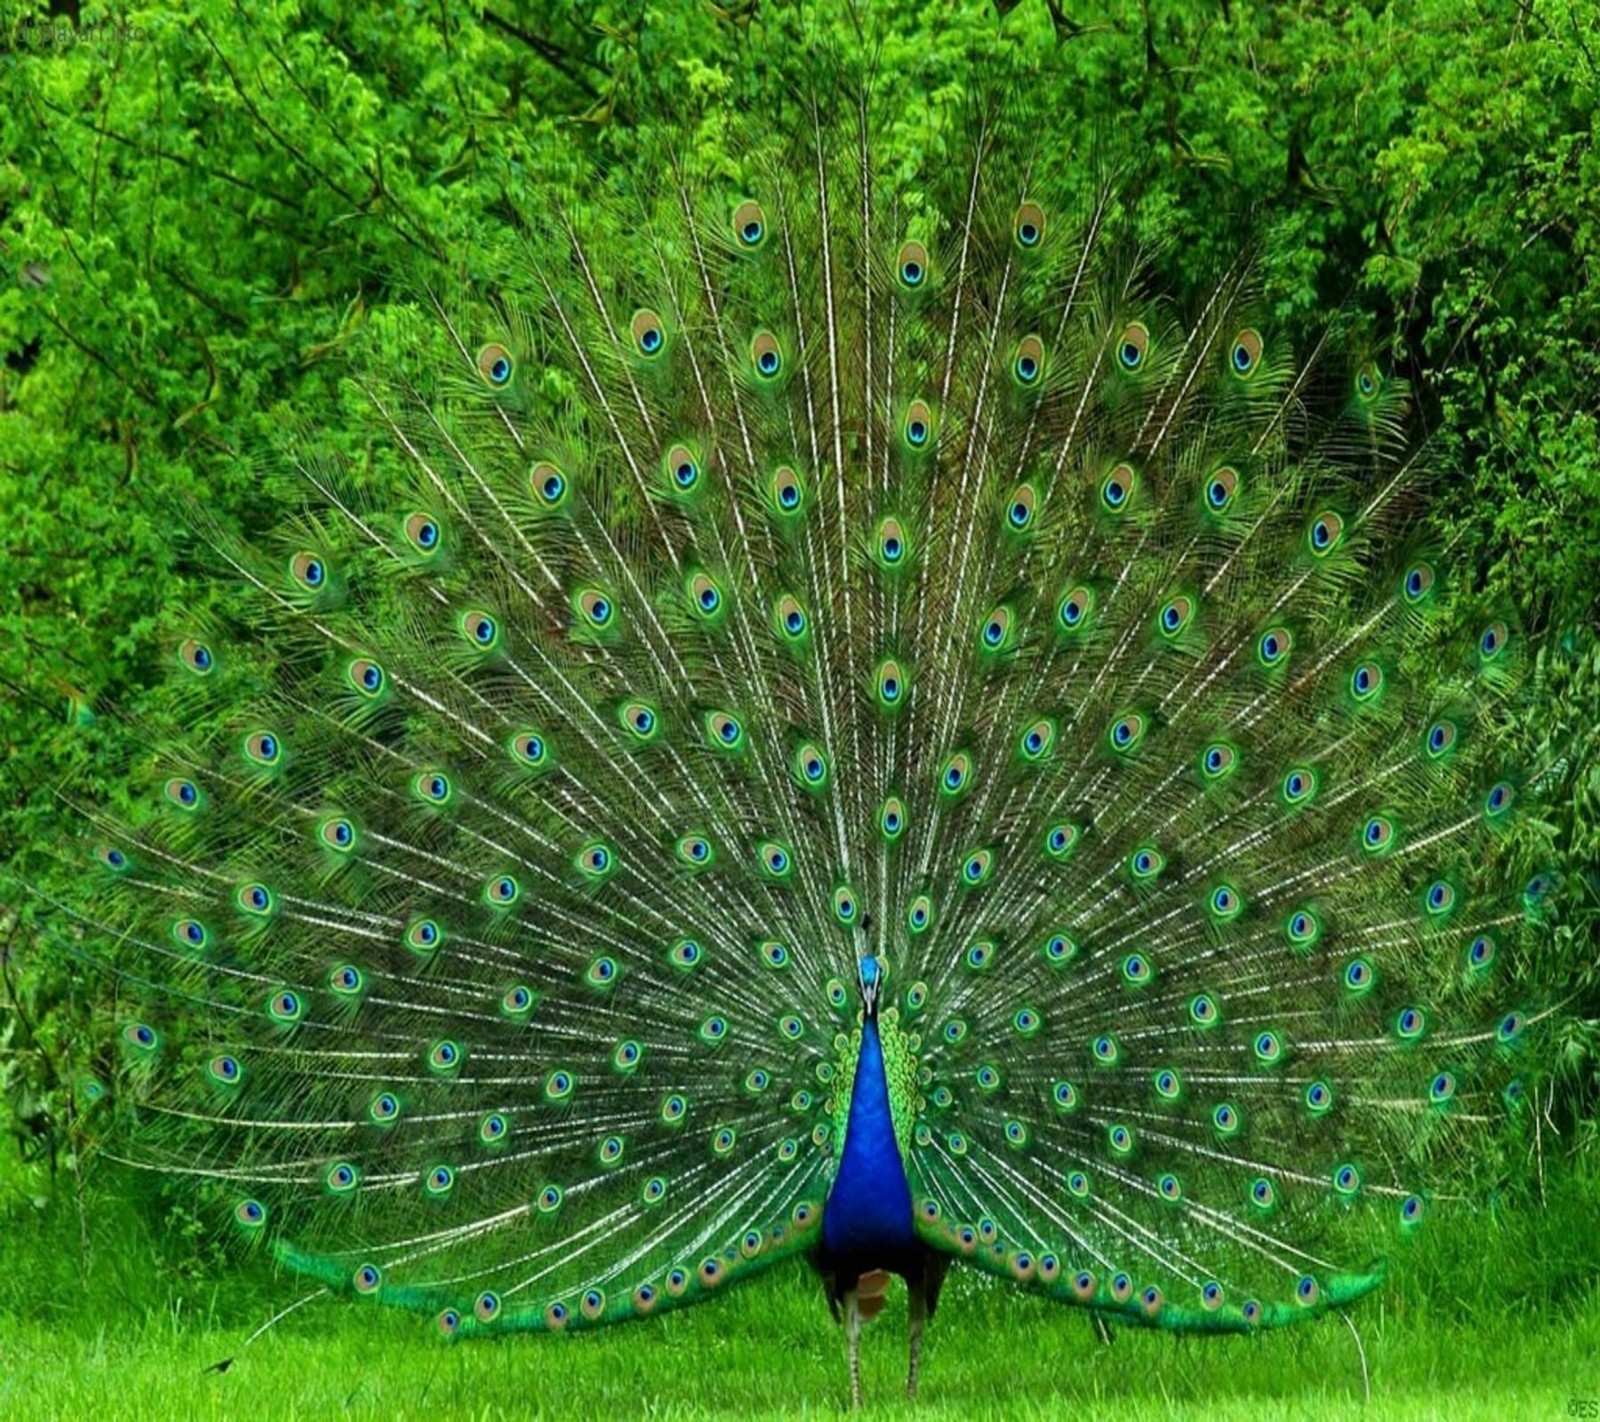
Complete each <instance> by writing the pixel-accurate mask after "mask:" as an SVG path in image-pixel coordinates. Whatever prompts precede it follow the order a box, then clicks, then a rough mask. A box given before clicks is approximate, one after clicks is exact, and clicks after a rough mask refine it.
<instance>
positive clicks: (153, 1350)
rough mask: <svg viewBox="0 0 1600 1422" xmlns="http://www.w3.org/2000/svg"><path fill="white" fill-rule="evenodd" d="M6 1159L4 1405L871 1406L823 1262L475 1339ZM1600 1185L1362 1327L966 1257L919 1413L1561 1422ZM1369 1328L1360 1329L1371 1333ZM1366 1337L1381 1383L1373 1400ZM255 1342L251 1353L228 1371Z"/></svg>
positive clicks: (475, 1410)
mask: <svg viewBox="0 0 1600 1422" xmlns="http://www.w3.org/2000/svg"><path fill="white" fill-rule="evenodd" d="M6 1169H8V1170H9V1171H10V1175H9V1177H7V1176H6V1175H5V1174H4V1173H0V1231H3V1232H0V1417H4V1418H6V1419H8V1422H22V1419H32V1418H80V1417H118V1418H121V1417H141V1418H142V1417H149V1418H179V1417H181V1418H213V1417H215V1418H230V1419H231V1418H248V1417H307V1418H309V1417H327V1416H330V1415H337V1416H345V1415H348V1416H351V1417H356V1418H366V1417H372V1418H390V1417H407V1418H410V1417H417V1418H424V1417H426V1418H433V1417H441V1416H443V1417H449V1418H452V1419H455V1418H474V1419H476V1418H496V1417H524V1416H551V1417H556V1416H560V1417H586V1416H598V1417H608V1416H620V1417H632V1416H651V1417H701V1416H729V1415H738V1416H743V1417H751V1416H791V1415H796V1416H808V1415H817V1414H832V1413H835V1412H839V1411H841V1410H843V1409H844V1408H845V1406H846V1404H847V1403H848V1396H849V1394H848V1386H847V1381H846V1373H845V1363H844V1349H843V1343H842V1339H841V1336H840V1333H839V1330H838V1329H837V1328H836V1327H835V1325H834V1324H833V1323H832V1321H831V1320H830V1319H829V1317H828V1313H827V1309H826V1306H825V1304H824V1303H823V1299H822V1294H821V1290H820V1288H819V1286H818V1285H817V1283H816V1281H815V1280H814V1279H813V1278H812V1277H811V1275H810V1274H809V1273H808V1272H807V1271H806V1269H805V1268H804V1267H803V1266H799V1265H788V1266H780V1267H779V1268H777V1269H775V1270H774V1271H773V1272H772V1273H770V1274H768V1275H766V1276H764V1277H762V1278H759V1279H757V1280H755V1281H753V1282H751V1283H750V1284H748V1285H745V1286H744V1287H742V1288H740V1289H737V1290H734V1291H732V1292H731V1293H730V1294H728V1295H727V1296H725V1297H723V1298H721V1299H718V1300H716V1301H714V1302H713V1303H711V1304H709V1305H707V1306H706V1307H703V1308H698V1309H691V1310H688V1311H687V1312H685V1313H682V1314H678V1315H669V1316H665V1317H658V1318H655V1319H651V1320H648V1321H645V1322H642V1323H637V1324H630V1325H627V1326H625V1327H621V1328H615V1329H611V1330H607V1331H602V1332H599V1333H591V1334H578V1335H573V1336H570V1337H549V1336H517V1337H512V1338H508V1339H505V1340H502V1341H495V1342H472V1343H463V1344H460V1345H454V1346H452V1345H449V1344H445V1343H443V1342H441V1341H439V1340H438V1339H437V1338H436V1337H435V1335H434V1333H433V1330H432V1328H431V1326H430V1324H429V1323H428V1321H427V1320H425V1319H419V1318H416V1317H413V1316H411V1315H407V1314H397V1313H384V1312H382V1311H376V1310H370V1309H366V1308H361V1307H358V1306H354V1305H350V1304H346V1303H342V1302H334V1301H328V1300H319V1301H317V1302H314V1303H312V1304H310V1305H308V1306H306V1307H304V1308H301V1309H299V1310H298V1311H296V1312H294V1313H292V1314H291V1315H289V1316H288V1317H287V1318H285V1319H284V1320H283V1321H282V1322H280V1323H279V1324H277V1325H276V1326H275V1327H273V1328H272V1329H271V1330H270V1331H268V1332H266V1333H265V1334H263V1335H262V1336H261V1337H260V1338H259V1339H257V1340H256V1341H255V1342H253V1343H251V1344H250V1345H249V1346H248V1347H244V1346H243V1345H244V1343H245V1340H246V1339H247V1338H248V1337H249V1335H250V1334H251V1333H252V1332H253V1331H254V1329H255V1327H256V1326H257V1325H258V1324H259V1323H261V1322H264V1321H265V1320H266V1319H268V1318H270V1317H271V1316H272V1315H273V1314H274V1313H275V1312H276V1311H277V1310H278V1309H280V1308H282V1307H284V1306H285V1305H286V1304H289V1303H292V1302H293V1301H294V1300H295V1299H296V1298H298V1297H300V1296H301V1295H302V1294H303V1293H304V1292H305V1290H304V1288H303V1286H302V1285H301V1283H300V1281H298V1280H296V1279H293V1278H290V1277H273V1276H272V1275H271V1274H270V1273H268V1272H267V1271H265V1270H260V1269H255V1270H249V1269H247V1270H245V1271H243V1272H242V1273H241V1272H240V1271H237V1270H231V1269H222V1270H218V1269H216V1268H214V1267H200V1266H196V1265H191V1264H189V1263H188V1262H187V1257H186V1250H188V1248H189V1245H188V1243H187V1241H188V1240H189V1239H190V1238H191V1237H192V1235H193V1232H194V1231H193V1226H187V1227H185V1228H177V1227H174V1226H166V1227H164V1228H163V1229H162V1230H152V1229H151V1228H150V1227H149V1225H148V1224H147V1223H146V1221H147V1218H148V1217H147V1215H146V1214H145V1213H141V1212H139V1211H136V1210H134V1209H132V1208H131V1207H129V1206H127V1205H125V1204H123V1203H122V1202H121V1201H120V1200H118V1199H117V1198H116V1197H115V1196H112V1195H110V1194H109V1193H108V1192H104V1191H102V1192H101V1193H99V1194H97V1195H96V1196H95V1202H94V1204H93V1205H91V1217H90V1221H89V1257H90V1259H91V1269H90V1273H89V1277H88V1279H87V1280H84V1279H83V1278H82V1271H81V1268H80V1266H79V1262H78V1261H79V1259H80V1258H81V1257H82V1253H81V1251H82V1243H81V1239H80V1234H79V1227H78V1217H77V1212H76V1210H75V1208H73V1207H72V1204H71V1200H70V1196H69V1195H68V1193H67V1192H65V1191H63V1192H62V1196H61V1198H57V1199H56V1200H54V1201H53V1202H50V1203H48V1204H43V1205H41V1204H39V1203H35V1201H34V1198H33V1196H32V1195H31V1194H30V1193H29V1190H30V1189H32V1188H34V1187H36V1186H37V1181H36V1180H25V1179H24V1178H23V1176H22V1174H21V1173H20V1172H18V1171H17V1170H16V1169H15V1167H11V1166H8V1167H6ZM1597 1201H1600V1189H1597V1187H1596V1184H1595V1182H1593V1181H1591V1180H1589V1179H1588V1178H1587V1177H1585V1176H1581V1175H1579V1174H1577V1173H1573V1174H1571V1175H1570V1176H1569V1177H1567V1178H1565V1179H1564V1180H1557V1181H1556V1182H1554V1184H1553V1186H1552V1189H1551V1193H1550V1196H1549V1203H1548V1206H1547V1207H1545V1208H1541V1207H1539V1206H1538V1205H1537V1204H1536V1203H1535V1202H1531V1201H1530V1202H1526V1203H1524V1204H1522V1205H1520V1206H1517V1207H1503V1208H1501V1209H1499V1210H1497V1211H1494V1212H1492V1213H1478V1214H1458V1215H1456V1216H1454V1217H1449V1218H1447V1219H1446V1221H1445V1222H1444V1228H1443V1229H1441V1230H1439V1231H1438V1232H1437V1233H1436V1234H1435V1235H1434V1236H1433V1237H1432V1238H1431V1239H1430V1240H1428V1241H1426V1242H1424V1243H1422V1244H1420V1245H1419V1246H1418V1247H1417V1248H1416V1249H1415V1250H1414V1251H1411V1252H1409V1253H1408V1254H1407V1255H1405V1256H1403V1257H1400V1258H1397V1259H1396V1260H1395V1261H1394V1265H1393V1269H1392V1277H1391V1281H1390V1282H1389V1283H1387V1284H1386V1285H1385V1287H1384V1289H1383V1290H1382V1292H1381V1293H1380V1294H1379V1295H1377V1296H1376V1297H1374V1298H1372V1299H1370V1300H1368V1301H1366V1302H1364V1303H1363V1304H1361V1305H1359V1306H1358V1307H1357V1308H1356V1309H1355V1310H1353V1311H1352V1313H1351V1314H1350V1321H1349V1324H1347V1323H1346V1322H1345V1321H1344V1319H1342V1318H1341V1317H1339V1316H1331V1317H1328V1318H1325V1319H1322V1320H1320V1321H1317V1322H1314V1323H1309V1324H1306V1325H1304V1326H1302V1327H1299V1328H1294V1329H1289V1330H1286V1331H1281V1332H1277V1333H1270V1334H1264V1335H1262V1336H1259V1337H1248V1338H1240V1337H1232V1338H1221V1339H1212V1338H1207V1339H1194V1340H1189V1339H1184V1338H1178V1337H1172V1336H1168V1335H1165V1334H1157V1333H1148V1332H1144V1331H1135V1330H1127V1329H1119V1330H1118V1331H1117V1333H1116V1336H1115V1337H1114V1339H1113V1340H1112V1341H1111V1342H1110V1343H1109V1344H1106V1343H1103V1342H1102V1341H1100V1340H1099V1339H1098V1338H1097V1337H1096V1335H1095V1333H1094V1330H1093V1329H1092V1328H1091V1326H1090V1324H1089V1322H1088V1320H1087V1319H1086V1318H1085V1316H1083V1315H1082V1314H1080V1313H1078V1312H1076V1311H1074V1310H1070V1309H1066V1308H1062V1307H1059V1306H1056V1305H1051V1304H1048V1303H1045V1302H1042V1301H1039V1300H1036V1299H1032V1298H1028V1297H1023V1296H1020V1295H1018V1294H1016V1293H1014V1292H1012V1291H1011V1290H1008V1289H1006V1288H1005V1287H1003V1286H1000V1285H998V1284H994V1283H991V1281H989V1280H986V1279H983V1278H980V1277H977V1276H975V1275H972V1274H971V1273H967V1272H962V1271H957V1272H956V1274H954V1275H953V1276H952V1279H951V1282H950V1285H949V1287H948V1288H947V1290H946V1297H945V1301H944V1303H943V1305H942V1306H941V1310H940V1313H939V1316H938V1318H937V1319H936V1320H935V1322H934V1324H933V1326H932V1328H931V1330H930V1333H929V1337H928V1344H927V1350H926V1355H925V1359H924V1369H923V1386H922V1396H921V1398H920V1400H919V1402H918V1403H917V1404H915V1410H916V1412H917V1414H918V1415H919V1416H924V1417H930V1418H937V1417H964V1418H965V1417H991V1416H992V1417H1012V1416H1020V1417H1045V1416H1062V1415H1066V1414H1068V1413H1069V1412H1070V1413H1077V1414H1082V1413H1085V1412H1088V1413H1090V1414H1093V1415H1101V1414H1104V1413H1112V1412H1115V1413H1119V1414H1122V1415H1127V1416H1136V1417H1146V1416H1173V1417H1205V1418H1207V1419H1216V1418H1230V1417H1241V1418H1242V1417H1249V1418H1252V1419H1257V1420H1258V1422H1259V1419H1263V1418H1274V1417H1328V1416H1340V1417H1342V1416H1352V1415H1355V1414H1357V1413H1358V1412H1359V1413H1361V1415H1363V1416H1364V1417H1380V1418H1384V1417H1403V1418H1411V1417H1449V1418H1450V1419H1451V1422H1462V1419H1466V1418H1472V1417H1496V1418H1504V1417H1517V1418H1546V1417H1548V1418H1562V1417H1568V1416H1588V1415H1593V1410H1594V1404H1593V1399H1596V1398H1600V1287H1597V1284H1596V1280H1597V1278H1600V1270H1597V1268H1596V1264H1597V1261H1600V1237H1597V1236H1600V1231H1597V1230H1596V1228H1595V1221H1596V1220H1597V1218H1600V1209H1597V1207H1596V1206H1597ZM1350 1325H1353V1326H1354V1332H1353V1331H1352V1327H1351V1326H1350ZM1357 1333H1358V1334H1359V1336H1360V1343H1361V1346H1362V1347H1364V1349H1365V1354H1366V1367H1367V1373H1368V1376H1369V1378H1370V1386H1371V1400H1370V1403H1366V1404H1365V1405H1364V1403H1363V1398H1364V1386H1365V1385H1364V1382H1363V1369H1362V1356H1361V1351H1360V1348H1358V1345H1357V1339H1356V1334H1357ZM229 1357H233V1358H234V1362H233V1364H232V1366H231V1367H229V1368H228V1369H227V1370H226V1371H225V1372H218V1371H216V1370H215V1369H214V1368H213V1367H212V1365H214V1364H216V1363H218V1362H219V1361H220V1360H222V1359H225V1358H229ZM904 1365H905V1304H904V1294H903V1293H902V1292H900V1291H898V1288H897V1291H896V1293H895V1295H894V1296H893V1298H892V1300H891V1303H890V1306H889V1308H888V1309H887V1310H886V1312H885V1313H884V1315H883V1316H882V1317H881V1318H880V1319H879V1320H878V1321H877V1322H875V1323H874V1324H872V1325H871V1326H870V1327H869V1328H868V1329H867V1331H866V1336H865V1339H864V1342H863V1382H864V1389H865V1394H866V1399H867V1405H868V1407H869V1408H870V1409H872V1410H873V1411H876V1412H883V1411H893V1412H899V1413H907V1412H908V1411H909V1410H910V1409H909V1408H908V1405H907V1404H906V1402H905V1400H904V1398H903V1394H902V1385H903V1381H904V1375H903V1369H904Z"/></svg>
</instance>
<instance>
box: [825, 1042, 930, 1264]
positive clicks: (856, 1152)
mask: <svg viewBox="0 0 1600 1422" xmlns="http://www.w3.org/2000/svg"><path fill="white" fill-rule="evenodd" d="M914 1243H915V1236H914V1234H913V1233H912V1228H911V1187H910V1186H909V1185H908V1184H907V1183H906V1170H905V1166H904V1165H903V1164H902V1163H901V1160H900V1147H899V1146H898V1145H897V1144H896V1143H895V1138H894V1117H893V1116H892V1115H891V1113H890V1110H889V1081H888V1078H887V1077H886V1076H885V1075H884V1070H883V1044H882V1042H880V1041H879V1040H878V1024H877V1023H876V1022H874V1021H872V1020H871V1019H870V1018H869V1019H868V1020H867V1021H866V1022H865V1023H864V1024H863V1025H862V1028H861V1055H860V1056H859V1057H858V1058H857V1059H856V1079H855V1085H854V1086H853V1087H852V1088H851V1091H850V1120H849V1124H848V1125H847V1126H846V1128H845V1133H844V1150H843V1153H842V1154H841V1155H840V1157H839V1169H838V1172H837V1173H836V1174H835V1175H834V1177H833V1188H832V1189H831V1190H830V1191H829V1192H828V1203H827V1204H826V1206H824V1208H823V1211H822V1244H823V1248H824V1249H825V1250H827V1252H828V1253H830V1254H862V1253H864V1254H868V1255H871V1254H874V1253H882V1252H885V1251H890V1252H892V1251H896V1250H902V1249H910V1248H911V1247H912V1246H913V1244H914Z"/></svg>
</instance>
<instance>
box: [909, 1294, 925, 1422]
mask: <svg viewBox="0 0 1600 1422" xmlns="http://www.w3.org/2000/svg"><path fill="white" fill-rule="evenodd" d="M908 1293H909V1295H910V1312H911V1368H910V1370H909V1371H908V1372H907V1374H906V1396H907V1397H908V1398H915V1397H916V1395H917V1374H918V1373H920V1372H921V1371H922V1325H923V1324H924V1323H926V1322H927V1319H928V1299H927V1295H926V1293H924V1291H923V1289H922V1287H921V1285H920V1284H918V1285H915V1286H913V1287H912V1288H911V1289H910V1290H908Z"/></svg>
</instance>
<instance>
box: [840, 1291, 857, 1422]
mask: <svg viewBox="0 0 1600 1422" xmlns="http://www.w3.org/2000/svg"><path fill="white" fill-rule="evenodd" d="M844 1337H845V1345H846V1347H847V1348H848V1349H849V1351H850V1406H851V1407H852V1408H854V1409H855V1410H856V1411H857V1412H859V1411H860V1410H861V1299H860V1297H859V1296H858V1295H857V1293H856V1291H855V1290H854V1289H851V1290H850V1291H849V1292H848V1293H846V1294H845V1296H844Z"/></svg>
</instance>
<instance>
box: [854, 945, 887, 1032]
mask: <svg viewBox="0 0 1600 1422" xmlns="http://www.w3.org/2000/svg"><path fill="white" fill-rule="evenodd" d="M883 973H884V968H883V964H882V963H880V962H879V961H878V959H877V958H876V957H875V956H874V955H873V954H871V953H868V954H867V955H866V956H865V957H863V958H862V959H861V960H860V961H859V962H858V963H857V964H856V981H857V983H858V984H859V985H860V988H861V1013H862V1016H863V1017H865V1018H866V1019H867V1020H868V1021H869V1022H870V1021H872V1020H873V1019H874V1018H876V1017H877V1015H878V988H879V986H880V985H881V984H882V982H883Z"/></svg>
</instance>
